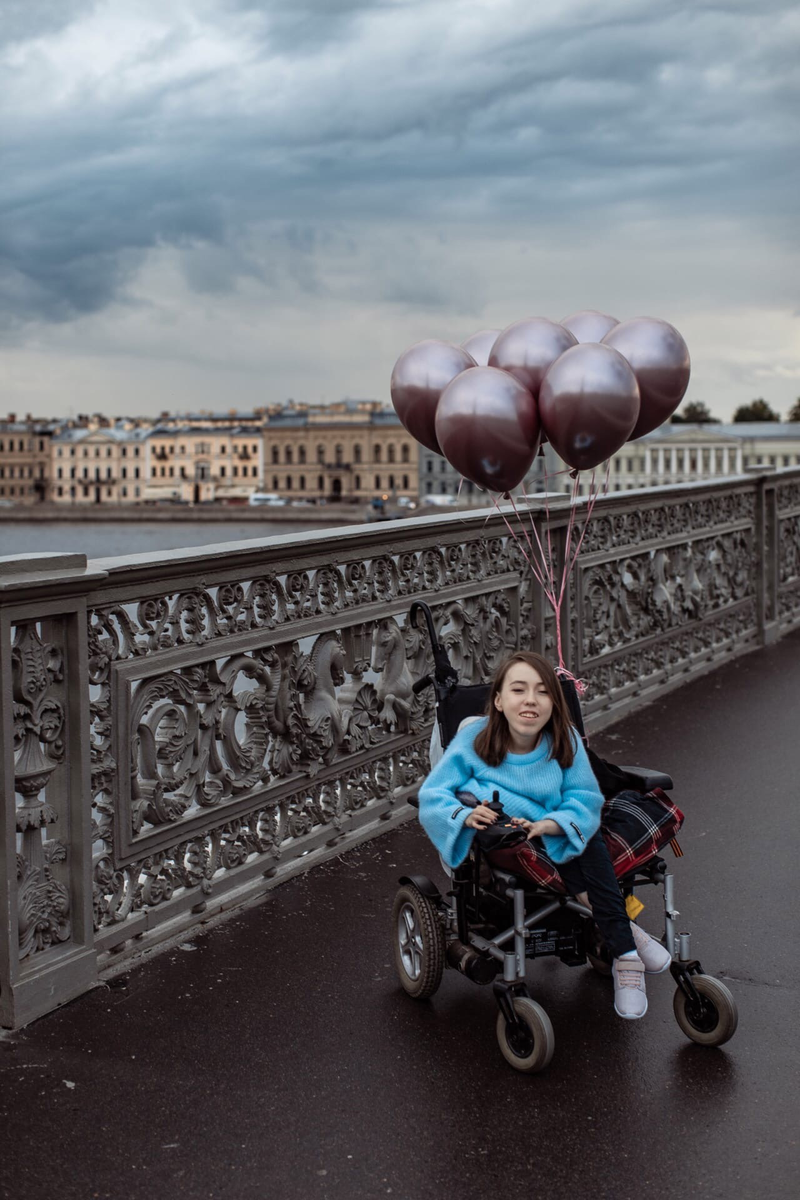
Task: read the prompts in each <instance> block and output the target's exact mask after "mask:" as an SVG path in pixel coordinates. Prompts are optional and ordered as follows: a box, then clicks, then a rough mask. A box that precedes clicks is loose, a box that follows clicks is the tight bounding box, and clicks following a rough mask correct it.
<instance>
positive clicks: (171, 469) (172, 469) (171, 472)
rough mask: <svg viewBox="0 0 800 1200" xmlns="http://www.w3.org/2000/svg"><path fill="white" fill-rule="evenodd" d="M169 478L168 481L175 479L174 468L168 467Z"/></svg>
mask: <svg viewBox="0 0 800 1200" xmlns="http://www.w3.org/2000/svg"><path fill="white" fill-rule="evenodd" d="M169 477H170V479H174V478H175V468H174V467H172V466H171V467H170V469H169Z"/></svg>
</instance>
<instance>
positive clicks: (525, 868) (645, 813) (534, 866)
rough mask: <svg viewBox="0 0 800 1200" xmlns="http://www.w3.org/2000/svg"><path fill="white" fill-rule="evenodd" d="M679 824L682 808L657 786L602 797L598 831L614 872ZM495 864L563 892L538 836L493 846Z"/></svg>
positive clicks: (639, 860) (630, 866)
mask: <svg viewBox="0 0 800 1200" xmlns="http://www.w3.org/2000/svg"><path fill="white" fill-rule="evenodd" d="M682 825H683V813H682V812H681V810H680V809H679V808H678V806H677V805H676V804H673V802H672V801H671V800H670V798H669V796H668V795H667V794H666V792H663V791H662V790H661V788H654V789H653V791H652V792H646V793H644V794H642V793H641V792H633V791H628V792H620V793H619V795H617V796H613V797H612V798H611V799H610V800H606V802H605V804H604V805H603V812H602V816H601V818H600V832H601V833H602V835H603V838H604V839H605V843H606V845H607V846H608V852H609V854H610V855H611V862H612V863H613V866H614V873H615V874H616V876H617V878H618V879H619V878H621V876H623V875H627V874H628V873H629V872H631V871H635V870H636V869H637V868H638V867H641V866H644V864H645V863H646V862H649V860H650V859H651V858H653V856H654V855H656V854H657V853H658V851H659V850H661V849H662V847H664V846H666V844H667V842H669V841H671V839H672V838H674V837H675V835H676V834H677V832H678V830H679V829H680V828H681V826H682ZM487 858H488V860H489V862H490V864H491V865H492V866H493V867H499V868H500V870H501V871H510V872H511V873H512V874H514V875H522V876H524V877H525V878H528V879H531V880H533V882H534V883H537V884H539V886H540V887H546V888H550V890H551V891H554V892H561V893H564V892H566V888H565V886H564V881H563V879H562V878H561V876H560V874H559V871H558V867H557V866H556V865H555V863H553V862H552V861H551V860H550V859H549V858H548V857H547V855H546V854H545V852H544V848H543V846H542V842H541V840H540V839H539V838H533V839H532V841H530V842H522V843H520V844H519V845H517V846H506V847H504V848H503V849H501V850H492V851H491V853H489V854H487Z"/></svg>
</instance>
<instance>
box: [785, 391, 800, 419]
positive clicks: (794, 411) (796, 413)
mask: <svg viewBox="0 0 800 1200" xmlns="http://www.w3.org/2000/svg"><path fill="white" fill-rule="evenodd" d="M786 420H787V421H800V396H798V397H797V399H796V400H795V402H794V404H793V405H792V407H791V408H790V409H789V415H788V417H787V418H786Z"/></svg>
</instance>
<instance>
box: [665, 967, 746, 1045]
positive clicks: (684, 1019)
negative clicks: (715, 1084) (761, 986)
mask: <svg viewBox="0 0 800 1200" xmlns="http://www.w3.org/2000/svg"><path fill="white" fill-rule="evenodd" d="M692 983H693V984H694V986H695V988H696V989H697V991H698V992H699V993H700V996H701V997H702V1000H703V1005H702V1008H700V1007H698V1006H697V1005H693V1004H691V1002H690V1001H689V1000H688V998H687V997H686V996H685V995H684V994H683V992H682V991H681V989H680V988H677V989H676V991H675V995H674V997H673V1000H672V1007H673V1009H674V1011H675V1020H676V1021H677V1022H678V1024H679V1025H680V1027H681V1029H682V1030H683V1032H684V1033H685V1034H686V1036H687V1037H688V1038H691V1040H692V1041H693V1042H697V1043H698V1044H699V1045H701V1046H722V1045H723V1044H724V1043H725V1042H728V1041H730V1039H731V1038H732V1037H733V1035H734V1033H735V1032H736V1026H737V1025H738V1023H739V1012H738V1010H737V1008H736V1001H735V1000H734V998H733V996H732V995H731V994H730V992H729V991H728V989H727V988H726V987H725V984H724V983H720V981H719V980H718V979H715V978H714V977H713V975H692Z"/></svg>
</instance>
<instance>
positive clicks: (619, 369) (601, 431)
mask: <svg viewBox="0 0 800 1200" xmlns="http://www.w3.org/2000/svg"><path fill="white" fill-rule="evenodd" d="M638 417H639V386H638V384H637V382H636V376H635V375H634V373H633V371H632V370H631V367H630V365H629V364H628V362H627V361H626V360H625V359H624V358H623V357H622V355H621V354H619V353H618V352H617V351H616V350H612V349H611V347H610V346H602V345H599V344H597V343H596V342H587V343H586V344H585V345H583V346H573V347H572V349H570V350H567V351H566V353H564V354H562V355H561V357H560V358H559V359H558V360H557V361H556V362H554V363H553V365H552V367H551V368H550V370H549V371H548V372H547V374H546V375H545V377H544V379H543V380H542V386H541V390H540V392H539V418H540V420H541V422H542V427H543V429H544V430H545V432H546V433H547V436H548V437H549V438H550V441H551V442H552V444H553V446H554V448H555V450H556V451H557V453H558V454H560V455H561V457H562V458H563V460H564V462H565V463H566V464H567V466H570V467H574V468H575V469H576V470H578V471H583V470H586V469H588V468H589V467H596V466H598V464H599V463H601V462H603V461H604V460H605V459H607V458H609V457H610V456H611V455H612V454H614V453H615V451H617V450H619V448H620V446H623V445H624V444H625V442H626V441H627V440H628V438H629V436H630V433H631V430H632V429H633V427H634V425H635V424H636V421H637V419H638Z"/></svg>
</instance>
